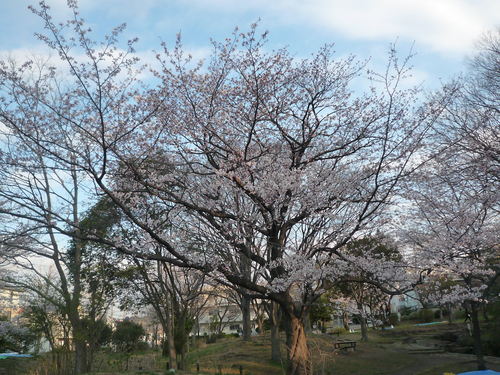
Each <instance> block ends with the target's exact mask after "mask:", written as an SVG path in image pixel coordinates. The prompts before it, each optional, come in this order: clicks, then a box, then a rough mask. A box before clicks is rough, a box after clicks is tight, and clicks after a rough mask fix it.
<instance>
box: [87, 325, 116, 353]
mask: <svg viewBox="0 0 500 375" xmlns="http://www.w3.org/2000/svg"><path fill="white" fill-rule="evenodd" d="M82 325H83V327H84V328H83V331H84V332H85V334H86V337H84V339H85V341H87V343H89V344H90V345H91V346H92V347H94V348H100V347H103V346H105V345H107V344H109V343H110V342H111V338H112V335H113V329H112V328H111V326H109V325H108V324H106V322H105V321H104V320H102V319H100V320H96V321H92V320H91V319H89V318H85V319H82Z"/></svg>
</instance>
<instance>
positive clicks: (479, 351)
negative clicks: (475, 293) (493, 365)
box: [470, 302, 486, 370]
mask: <svg viewBox="0 0 500 375" xmlns="http://www.w3.org/2000/svg"><path fill="white" fill-rule="evenodd" d="M470 305H471V320H472V337H473V339H474V352H475V354H476V361H477V369H478V370H486V364H485V362H484V356H483V347H482V344H481V327H480V325H479V311H478V310H479V306H478V303H477V302H471V304H470Z"/></svg>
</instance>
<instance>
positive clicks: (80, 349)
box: [74, 332, 88, 375]
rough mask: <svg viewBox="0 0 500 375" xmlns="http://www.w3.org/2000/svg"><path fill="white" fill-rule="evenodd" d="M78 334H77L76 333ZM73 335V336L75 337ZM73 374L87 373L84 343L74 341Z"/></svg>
mask: <svg viewBox="0 0 500 375" xmlns="http://www.w3.org/2000/svg"><path fill="white" fill-rule="evenodd" d="M77 334H78V332H77ZM77 334H75V336H76V335H77ZM74 344H75V374H77V375H79V374H84V373H86V372H87V370H88V369H87V347H86V343H85V341H82V340H78V339H77V340H75V341H74Z"/></svg>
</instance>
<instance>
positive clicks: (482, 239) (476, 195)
mask: <svg viewBox="0 0 500 375" xmlns="http://www.w3.org/2000/svg"><path fill="white" fill-rule="evenodd" d="M499 40H500V39H499V34H498V31H496V32H493V33H490V34H488V35H487V36H486V38H485V39H483V40H482V44H481V45H480V46H481V49H480V51H479V52H478V54H477V55H476V57H475V58H474V59H473V60H472V65H471V71H470V74H469V78H468V79H467V80H465V81H464V82H462V83H461V84H460V85H459V86H458V87H457V88H456V92H457V94H456V95H455V96H454V100H453V101H452V103H451V104H450V105H449V106H448V107H447V109H446V113H445V114H444V116H443V117H442V119H441V120H440V121H439V122H437V123H436V126H435V128H434V132H433V135H432V139H433V140H434V141H435V143H434V148H433V149H432V150H430V151H429V154H428V155H430V161H429V162H428V163H427V165H426V167H425V168H424V169H423V170H422V171H421V172H420V173H418V174H416V175H415V179H414V181H413V183H411V184H410V185H409V186H408V193H407V196H406V197H407V199H408V201H409V202H412V205H413V208H414V210H413V211H411V213H410V215H411V216H412V219H410V220H409V223H410V224H409V225H411V226H412V227H413V228H412V229H411V230H409V231H408V233H409V238H410V240H411V242H412V243H413V244H414V245H415V246H416V248H417V249H419V251H418V252H417V254H418V259H419V262H420V263H421V266H422V267H427V268H428V269H429V270H432V272H433V277H432V278H433V280H434V282H435V283H436V284H437V285H439V281H440V280H443V285H442V289H444V290H447V293H445V294H443V293H434V295H435V296H436V297H438V298H439V299H440V303H446V304H450V305H452V304H454V303H466V304H467V305H468V306H469V308H470V310H471V317H472V325H473V336H474V345H475V350H476V354H477V360H478V367H479V368H480V369H484V368H485V363H484V359H483V354H482V349H481V332H480V325H479V320H478V309H479V306H480V305H481V304H482V303H484V302H485V301H487V299H488V295H489V290H490V288H491V287H492V286H493V285H494V284H495V282H496V280H497V279H498V276H499V271H500V264H499V261H498V251H499V249H500V248H499V237H498V233H500V220H499V219H500V218H499V214H500V206H499V202H500V199H499V198H500V195H499V191H500V184H499V179H498V176H499V171H500V169H499V159H498V155H499V154H498V151H499V150H500V138H499V137H498V123H499V111H498V104H499V103H500V101H499V94H498V90H495V87H498V74H496V75H495V74H494V72H499V71H500V70H499V69H500V58H499V57H500V50H499V48H498V46H499ZM450 280H451V281H452V282H453V283H451V284H450V282H449V281H450ZM437 289H438V290H439V289H441V288H437Z"/></svg>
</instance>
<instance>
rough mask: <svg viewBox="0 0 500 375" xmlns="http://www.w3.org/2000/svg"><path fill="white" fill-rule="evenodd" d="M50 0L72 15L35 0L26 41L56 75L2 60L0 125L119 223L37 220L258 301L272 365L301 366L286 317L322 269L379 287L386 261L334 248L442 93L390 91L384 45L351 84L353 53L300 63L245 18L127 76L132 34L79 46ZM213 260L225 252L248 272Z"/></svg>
mask: <svg viewBox="0 0 500 375" xmlns="http://www.w3.org/2000/svg"><path fill="white" fill-rule="evenodd" d="M68 4H69V6H70V8H71V9H72V10H73V15H74V17H73V18H72V19H71V20H70V21H68V22H67V23H63V24H56V23H55V22H54V21H53V20H52V18H51V16H50V14H49V9H48V7H47V6H46V4H45V3H44V2H43V1H42V2H41V3H40V6H39V7H38V8H34V9H33V11H34V12H35V13H36V14H37V15H39V16H40V18H41V19H42V20H43V22H44V26H45V30H46V33H45V34H41V35H39V37H40V38H41V39H42V40H43V41H45V42H46V43H47V45H48V46H49V47H50V48H52V49H53V50H55V51H56V52H57V53H58V55H59V56H60V58H61V59H62V60H63V61H64V62H65V63H66V66H67V72H66V74H61V75H57V74H56V73H55V72H56V71H57V69H55V68H50V69H48V71H47V72H46V73H43V74H42V75H40V78H39V79H38V80H36V81H33V80H32V79H30V77H27V74H26V73H27V71H26V69H29V68H30V67H31V66H32V65H30V64H29V63H28V64H25V65H23V66H22V67H21V68H20V69H16V68H15V67H12V66H9V65H8V64H5V63H4V64H2V65H1V69H0V78H1V81H2V82H3V83H2V84H1V85H2V86H1V92H2V97H1V99H0V119H1V121H2V122H3V123H4V124H5V125H6V126H7V128H8V129H11V130H12V131H13V132H15V134H18V135H19V136H22V137H24V139H26V140H27V144H28V145H30V144H32V145H33V146H32V147H33V148H35V149H36V150H39V153H40V155H41V156H42V157H44V158H47V159H48V160H50V163H51V164H50V165H54V166H58V167H54V169H55V168H62V167H59V166H64V168H63V169H61V170H64V171H68V173H69V174H71V173H72V171H74V173H81V172H82V173H84V175H85V178H86V181H87V185H86V186H93V187H94V189H95V190H94V194H95V195H102V194H104V195H106V196H107V197H108V198H109V199H111V201H112V202H113V204H115V205H116V206H117V207H118V208H119V209H120V211H121V213H122V215H123V217H124V218H125V219H124V223H123V225H126V226H128V228H129V230H135V231H136V232H137V235H135V236H134V240H133V241H130V240H129V239H127V238H123V237H120V236H119V235H116V234H114V235H112V236H100V235H98V234H97V233H96V234H92V233H81V232H79V226H78V220H77V219H76V218H73V219H71V220H64V221H61V222H57V221H56V220H54V219H53V217H54V214H55V213H53V212H52V211H55V210H53V209H49V210H47V209H44V210H43V211H42V213H43V215H42V216H43V217H44V219H43V220H42V221H41V223H43V225H44V227H46V228H47V229H48V230H49V231H57V232H58V233H61V234H68V235H71V236H73V237H74V238H77V239H80V240H83V239H85V240H93V241H97V242H99V243H101V244H105V245H108V246H110V247H113V248H114V249H116V250H118V251H120V252H122V253H124V254H128V255H132V256H134V257H137V258H139V259H149V260H160V261H162V262H167V263H170V264H173V265H176V266H180V267H185V268H191V269H196V270H198V271H201V272H203V273H205V274H209V275H210V276H211V277H212V278H213V279H214V280H217V282H219V283H221V284H222V285H226V286H230V287H233V288H235V289H240V290H241V289H244V291H245V294H246V295H247V296H249V297H250V298H260V299H265V300H271V301H274V302H275V303H277V304H278V305H279V306H280V308H281V310H282V313H283V317H284V319H285V320H286V322H287V324H286V327H287V330H286V331H287V332H286V333H287V349H288V350H287V357H288V369H287V374H290V375H292V374H301V375H302V374H304V375H309V374H311V373H312V363H311V357H310V354H309V349H308V346H307V339H306V334H305V331H304V323H303V321H304V318H305V317H306V315H307V313H308V310H309V308H310V306H311V304H312V303H313V302H314V301H315V299H316V298H318V297H319V296H320V295H321V294H322V293H323V292H324V280H325V279H328V280H337V279H339V278H345V277H346V275H349V273H350V272H351V271H352V270H353V269H358V268H361V269H365V270H367V269H371V273H372V274H373V275H375V274H376V277H374V278H373V279H372V282H373V283H378V284H380V285H383V286H385V287H388V286H390V285H391V284H393V285H401V283H403V282H404V278H405V273H404V272H399V270H401V269H402V267H403V266H404V265H403V263H401V264H398V265H397V267H394V264H391V265H388V264H387V263H386V262H383V261H381V260H380V259H379V260H377V259H369V258H366V257H357V256H352V255H349V254H345V253H344V252H343V249H344V248H345V245H346V244H348V243H349V241H351V239H352V238H353V236H355V235H356V234H357V233H359V232H360V231H364V230H368V229H370V228H371V227H373V226H378V225H381V224H382V223H383V222H384V220H385V217H384V216H383V215H382V214H383V213H384V209H385V207H386V206H387V205H388V204H389V203H390V201H391V197H392V196H393V194H394V193H395V189H396V188H397V187H398V184H399V182H400V181H401V180H402V179H404V178H405V177H406V176H407V175H408V173H410V172H411V170H412V168H413V166H414V165H415V163H414V162H413V159H414V156H415V153H416V151H417V150H418V149H419V147H420V145H421V143H422V140H423V139H424V138H425V137H426V135H427V132H428V130H429V129H430V127H431V125H433V123H434V122H435V120H436V119H437V118H438V117H439V115H440V114H441V112H442V110H443V107H444V106H445V104H446V103H447V100H448V97H447V95H444V96H440V97H437V96H436V97H435V98H433V99H432V100H431V101H429V102H425V103H422V101H421V100H420V99H419V92H418V90H416V89H403V88H402V86H401V84H402V81H403V80H404V78H405V77H406V76H408V75H409V68H408V59H403V60H400V59H399V58H398V56H397V54H396V53H395V51H394V49H391V51H390V56H389V61H388V64H387V69H386V70H385V71H384V72H382V73H381V74H377V73H373V72H370V73H369V77H370V79H371V80H370V81H368V84H367V86H369V89H368V90H366V92H365V93H359V92H358V90H355V89H354V83H355V82H357V80H359V79H361V78H363V76H364V72H365V70H366V63H365V62H359V61H357V60H356V59H355V58H354V57H352V56H350V57H346V58H337V59H335V58H334V52H333V47H332V46H326V47H324V48H322V49H321V50H320V51H319V52H317V53H316V54H314V55H312V56H311V57H310V58H307V59H302V60H299V59H296V58H294V57H292V56H291V55H290V53H289V52H288V50H287V49H280V50H277V51H268V49H267V47H266V38H267V36H266V34H265V33H264V35H262V36H261V35H258V28H257V27H256V26H253V27H252V28H251V30H250V31H249V32H247V33H239V32H237V31H235V33H234V34H233V35H232V36H231V37H230V38H228V39H227V40H226V41H225V42H223V43H217V42H214V43H213V53H212V55H211V57H210V58H209V59H208V60H207V61H206V62H194V61H192V59H191V58H190V57H189V55H188V54H186V53H185V52H184V51H183V47H182V44H181V43H180V41H178V43H177V44H176V45H175V47H174V48H173V50H170V49H169V48H167V47H166V46H163V50H162V51H161V52H160V53H158V62H159V63H160V65H161V69H158V70H154V69H152V72H153V75H154V77H152V78H151V80H147V81H143V82H141V81H139V77H140V74H142V73H143V72H144V70H143V69H141V66H140V65H139V64H138V59H137V57H135V56H134V55H133V52H134V50H133V43H134V41H129V42H128V44H127V47H126V49H120V48H118V44H117V43H118V36H119V33H120V32H121V31H122V30H123V26H122V27H119V28H117V29H115V30H113V32H112V33H111V35H109V36H108V37H106V38H105V39H104V41H103V42H102V43H97V42H94V41H93V40H92V39H91V37H90V33H91V31H90V30H88V29H87V27H86V26H85V23H84V21H83V20H82V19H81V18H80V16H79V13H78V9H77V6H76V4H75V2H73V1H69V2H68ZM61 76H62V77H64V81H59V80H57V79H56V78H59V77H61ZM59 82H61V83H59ZM62 82H64V83H62ZM151 82H154V84H155V86H154V85H153V84H152V83H151ZM148 85H149V86H148ZM419 103H421V104H419ZM28 162H29V163H31V164H36V163H38V159H37V158H35V157H34V156H30V157H29V158H28ZM34 168H36V165H34ZM35 191H36V192H38V190H35ZM89 194H90V193H89ZM33 200H35V198H33ZM29 205H30V207H31V205H32V203H29ZM73 206H74V207H75V208H78V205H76V206H75V205H73ZM36 207H39V205H38V206H36ZM47 213H50V215H47ZM63 222H64V225H62V223H63ZM167 223H168V225H166V224H167ZM68 226H69V228H70V229H68ZM249 234H251V240H250V241H249ZM193 238H195V239H197V241H196V244H197V246H196V247H195V248H193V241H192V239H193ZM159 247H160V248H162V253H161V254H158V253H156V252H155V249H158V248H159ZM228 259H233V260H240V261H241V260H242V259H243V260H244V262H245V268H246V269H248V268H250V269H251V270H254V271H253V272H256V273H258V274H259V277H257V278H252V277H248V272H244V273H242V272H241V267H232V266H231V264H229V263H228Z"/></svg>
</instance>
